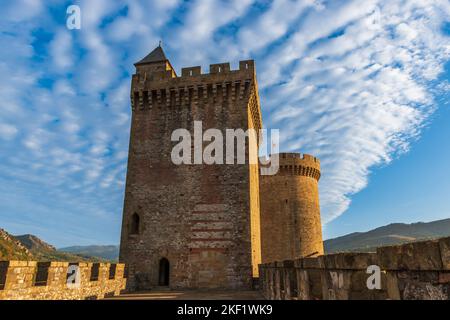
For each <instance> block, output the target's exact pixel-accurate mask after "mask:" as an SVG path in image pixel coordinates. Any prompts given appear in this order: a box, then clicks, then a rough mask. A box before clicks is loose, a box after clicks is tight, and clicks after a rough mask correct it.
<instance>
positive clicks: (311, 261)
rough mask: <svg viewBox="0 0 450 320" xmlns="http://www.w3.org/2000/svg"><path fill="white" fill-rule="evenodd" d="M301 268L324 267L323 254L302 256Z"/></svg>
mask: <svg viewBox="0 0 450 320" xmlns="http://www.w3.org/2000/svg"><path fill="white" fill-rule="evenodd" d="M303 268H305V269H324V268H325V262H324V256H320V257H316V258H303Z"/></svg>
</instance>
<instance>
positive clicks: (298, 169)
mask: <svg viewBox="0 0 450 320" xmlns="http://www.w3.org/2000/svg"><path fill="white" fill-rule="evenodd" d="M278 159H279V160H278V161H279V167H280V169H279V171H278V173H277V175H294V176H295V175H300V176H307V177H311V178H314V179H316V180H319V179H320V160H319V159H318V158H316V157H314V156H312V155H309V154H304V153H293V152H282V153H279V154H278ZM260 160H261V163H264V162H265V161H267V159H265V158H264V157H262V158H260ZM267 166H270V164H267V165H265V164H262V165H261V167H267ZM261 177H263V178H264V177H266V178H267V177H270V176H269V175H262V176H261Z"/></svg>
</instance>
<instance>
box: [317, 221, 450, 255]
mask: <svg viewBox="0 0 450 320" xmlns="http://www.w3.org/2000/svg"><path fill="white" fill-rule="evenodd" d="M448 236H450V219H444V220H438V221H433V222H418V223H411V224H405V223H392V224H389V225H387V226H384V227H380V228H376V229H373V230H370V231H368V232H355V233H350V234H348V235H345V236H342V237H338V238H334V239H329V240H325V241H324V247H325V252H326V253H333V252H345V251H366V252H367V251H375V250H376V248H377V247H381V246H387V245H395V244H401V243H405V242H411V241H418V240H425V239H434V238H440V237H448Z"/></svg>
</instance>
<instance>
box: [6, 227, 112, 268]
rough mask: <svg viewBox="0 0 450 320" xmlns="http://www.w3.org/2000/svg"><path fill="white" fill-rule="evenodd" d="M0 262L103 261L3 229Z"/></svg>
mask: <svg viewBox="0 0 450 320" xmlns="http://www.w3.org/2000/svg"><path fill="white" fill-rule="evenodd" d="M0 260H36V261H69V262H70V261H73V262H75V261H77V262H78V261H92V262H101V261H105V259H103V258H101V257H95V256H89V255H84V254H74V253H69V252H62V251H59V250H56V248H55V247H54V246H52V245H50V244H48V243H46V242H45V241H43V240H41V239H40V238H38V237H36V236H34V235H32V234H25V235H19V236H13V235H11V234H9V233H8V232H6V231H5V230H3V229H0Z"/></svg>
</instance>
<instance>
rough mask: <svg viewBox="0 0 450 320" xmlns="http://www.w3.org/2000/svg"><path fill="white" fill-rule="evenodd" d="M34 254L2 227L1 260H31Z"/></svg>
mask: <svg viewBox="0 0 450 320" xmlns="http://www.w3.org/2000/svg"><path fill="white" fill-rule="evenodd" d="M32 256H33V254H32V253H31V252H30V251H29V250H28V249H27V248H26V247H25V246H24V245H23V244H22V243H21V242H20V241H19V240H17V239H16V238H14V237H13V236H12V235H10V234H9V233H8V232H6V231H5V230H3V229H0V261H1V260H30V259H31V257H32Z"/></svg>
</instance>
